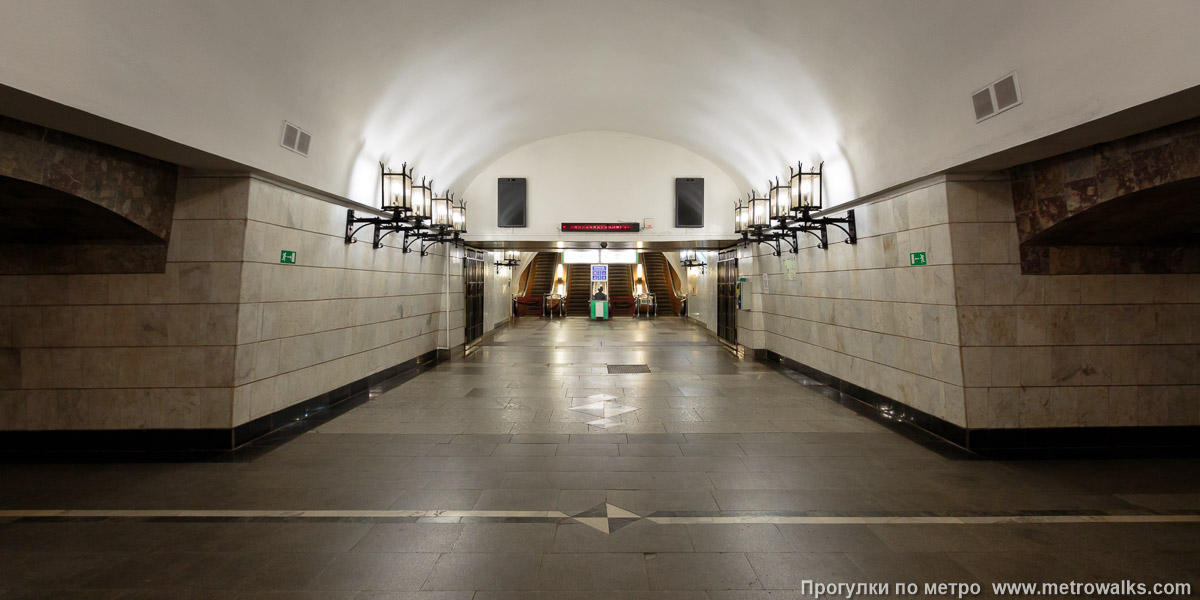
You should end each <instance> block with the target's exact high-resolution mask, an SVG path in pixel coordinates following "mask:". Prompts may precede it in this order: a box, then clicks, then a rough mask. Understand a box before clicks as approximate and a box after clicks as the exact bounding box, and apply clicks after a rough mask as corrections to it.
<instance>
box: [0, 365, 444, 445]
mask: <svg viewBox="0 0 1200 600" xmlns="http://www.w3.org/2000/svg"><path fill="white" fill-rule="evenodd" d="M438 355H439V351H437V350H431V351H429V352H426V353H425V354H422V355H421V356H418V357H416V358H412V359H410V360H407V361H404V362H402V363H400V364H398V365H394V366H392V367H388V368H387V369H384V370H382V371H379V372H377V373H373V374H371V375H368V376H367V377H363V378H362V379H359V380H357V381H352V382H350V383H348V384H346V385H343V386H341V387H338V388H337V389H334V390H330V391H328V392H325V393H323V394H318V395H316V396H313V397H312V398H309V399H307V400H304V401H302V402H299V403H296V404H293V405H291V406H289V407H287V408H283V409H280V410H278V411H276V412H274V413H271V414H269V415H263V416H261V417H259V418H257V419H254V420H252V421H249V422H247V423H243V424H241V425H238V426H236V427H232V428H230V429H222V428H212V429H116V430H55V431H0V460H8V461H12V460H18V461H27V460H46V459H49V460H61V459H63V458H70V459H71V460H92V461H94V460H129V459H133V460H167V461H169V460H196V459H198V458H203V457H205V456H219V455H222V454H226V453H229V452H230V451H232V450H235V449H237V448H240V447H243V446H246V445H247V444H249V443H250V442H252V441H255V440H258V439H260V438H262V437H263V436H266V435H268V434H271V433H273V432H277V431H279V430H281V429H283V428H285V427H289V426H293V425H297V424H303V423H306V422H310V421H314V420H321V419H319V417H324V416H327V415H329V413H330V412H331V409H332V408H333V407H341V406H344V405H345V404H352V402H348V401H350V400H359V401H360V402H359V403H361V402H365V401H366V400H367V399H368V398H369V390H370V389H371V388H372V387H376V386H379V385H380V384H383V383H385V382H395V381H394V380H397V379H401V378H407V377H411V376H415V375H416V374H419V373H420V372H422V371H424V370H425V369H428V368H430V367H432V366H434V365H435V364H437V363H438V362H439V360H440V359H439V356H438Z"/></svg>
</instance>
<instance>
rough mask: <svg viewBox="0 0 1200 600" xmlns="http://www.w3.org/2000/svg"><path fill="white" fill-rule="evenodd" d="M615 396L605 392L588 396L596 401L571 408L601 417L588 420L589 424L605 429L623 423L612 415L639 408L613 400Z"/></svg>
mask: <svg viewBox="0 0 1200 600" xmlns="http://www.w3.org/2000/svg"><path fill="white" fill-rule="evenodd" d="M614 398H616V396H609V395H605V394H596V395H593V396H588V400H595V402H592V403H591V404H584V405H581V406H574V407H571V410H573V411H576V412H581V413H584V414H588V415H592V416H594V417H600V418H599V419H596V420H595V421H588V422H587V424H588V426H590V427H598V428H600V429H604V428H606V427H610V426H612V425H617V424H620V423H621V421H619V420H616V419H613V418H612V417H616V416H618V415H623V414H625V413H629V412H633V411H635V410H637V409H638V408H637V407H636V406H626V405H624V404H618V403H616V402H613V401H612V400H613V399H614Z"/></svg>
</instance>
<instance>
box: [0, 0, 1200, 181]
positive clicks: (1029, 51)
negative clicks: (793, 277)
mask: <svg viewBox="0 0 1200 600" xmlns="http://www.w3.org/2000/svg"><path fill="white" fill-rule="evenodd" d="M0 8H2V9H3V14H4V18H3V19H2V20H0V56H4V60H3V61H0V84H4V85H8V86H11V87H14V88H17V89H21V90H24V91H27V92H30V93H33V94H36V95H38V96H42V97H45V98H48V99H50V100H54V101H56V102H61V103H63V104H66V105H69V106H72V107H75V108H80V109H82V110H85V111H88V112H91V113H94V114H96V115H99V116H101V117H105V118H108V119H111V120H114V121H117V122H119V123H123V124H126V125H129V126H132V127H136V128H139V129H143V130H146V131H149V132H151V133H154V134H157V135H160V136H163V137H166V138H168V139H171V140H174V141H177V142H180V143H183V144H186V145H189V146H193V147H196V148H199V149H201V150H205V151H207V152H210V153H213V154H217V155H220V156H224V157H226V158H229V159H232V160H235V161H238V162H242V163H244V164H247V165H250V166H252V167H254V168H257V169H261V170H263V171H266V172H270V173H275V174H277V175H280V176H282V177H285V178H288V179H292V180H295V181H298V182H301V183H304V184H307V185H311V186H313V187H316V188H320V189H324V190H326V191H329V192H332V193H335V194H340V195H346V196H349V197H351V198H352V199H355V200H358V201H362V202H367V203H373V202H374V197H375V193H376V187H375V186H376V183H375V182H376V180H377V168H378V167H377V164H378V161H380V160H387V161H388V162H389V163H391V164H392V165H394V166H395V165H398V164H399V163H400V162H403V161H406V160H407V161H409V162H410V163H413V164H415V165H416V166H417V169H418V174H426V175H434V176H435V177H436V181H437V183H438V187H447V186H449V187H451V188H453V189H456V190H458V191H460V193H461V190H462V188H463V187H464V186H466V185H467V184H468V183H469V182H470V181H472V180H473V179H474V178H475V177H476V176H477V175H478V174H479V173H480V171H481V170H482V169H483V168H484V167H485V166H486V165H488V164H490V163H492V162H493V161H495V160H496V159H497V158H499V157H500V156H503V155H504V154H506V153H508V152H510V151H511V150H513V149H514V148H518V147H520V146H523V145H525V144H528V143H530V142H532V141H535V140H539V139H544V138H548V137H552V136H558V135H563V134H567V133H571V132H577V131H587V130H610V131H623V132H629V133H633V134H637V135H641V136H646V137H650V138H655V139H658V140H663V141H665V142H669V143H671V144H675V145H678V146H681V147H684V148H687V149H689V150H691V151H693V152H695V153H697V154H698V155H700V156H702V157H705V158H706V159H708V160H710V161H711V162H712V163H713V164H715V165H717V166H718V167H719V168H721V169H722V170H723V171H725V172H726V173H728V174H729V175H730V176H731V178H732V180H733V181H734V183H735V184H736V185H737V186H738V187H739V193H745V192H746V191H749V190H750V189H751V188H756V189H759V190H761V189H762V188H763V187H764V184H765V182H766V180H767V178H768V177H771V176H774V175H779V174H785V173H786V171H787V167H788V166H789V165H791V164H794V163H795V161H799V160H802V161H805V162H806V163H808V162H814V161H820V160H824V161H825V163H826V168H827V172H828V173H829V175H830V177H829V178H828V185H829V191H830V195H831V196H832V197H833V199H834V200H835V201H840V200H848V199H851V198H854V197H856V196H860V195H863V194H867V193H871V192H874V191H878V190H880V189H884V188H887V187H890V186H892V185H896V184H899V183H902V182H904V181H908V180H911V179H914V178H917V177H921V176H923V175H926V174H929V173H932V172H936V171H939V170H942V169H946V168H950V167H953V166H955V165H958V164H962V163H964V162H967V161H969V160H972V159H975V158H979V157H981V156H986V155H988V154H991V153H994V152H997V151H999V150H1003V149H1005V148H1009V147H1012V146H1015V145H1018V144H1021V143H1024V142H1028V141H1031V140H1034V139H1038V138H1040V137H1043V136H1045V135H1048V134H1050V133H1054V132H1057V131H1061V130H1063V129H1066V128H1069V127H1071V126H1074V125H1078V124H1081V123H1084V122H1087V121H1089V120H1092V119H1095V118H1098V117H1101V116H1105V115H1108V114H1111V113H1114V112H1117V111H1119V110H1123V109H1125V108H1129V107H1131V106H1135V105H1137V104H1141V103H1143V102H1146V101H1149V100H1152V99H1154V98H1158V97H1161V96H1164V95H1167V94H1170V93H1173V92H1176V91H1179V90H1182V89H1185V88H1188V87H1191V86H1194V85H1196V84H1197V83H1200V44H1195V43H1194V41H1193V40H1194V26H1195V23H1197V22H1200V2H1196V1H1194V0H1157V1H1156V2H1148V3H1142V2H1130V1H1127V0H1056V1H1052V2H1050V1H1045V0H1007V1H1004V2H996V1H995V0H911V1H905V2H897V1H893V0H839V1H829V0H810V1H803V0H508V1H497V0H437V1H416V0H410V1H395V0H346V1H343V2H330V1H328V0H205V1H202V2H197V1H195V0H105V1H103V2H97V1H95V0H38V1H26V0H0ZM1012 71H1016V72H1017V73H1018V76H1019V77H1020V82H1021V87H1022V92H1023V94H1024V100H1025V102H1024V104H1023V105H1022V106H1020V107H1018V108H1016V109H1014V110H1011V111H1008V112H1006V113H1004V114H1002V115H1000V116H997V117H996V118H993V119H990V120H988V121H985V122H984V123H982V124H976V123H975V122H974V118H973V116H972V113H971V104H970V101H969V95H970V94H971V93H972V92H974V91H975V90H977V89H979V88H981V87H983V86H984V85H986V84H987V83H989V82H990V81H993V80H995V79H997V78H999V77H1000V76H1002V75H1005V74H1007V73H1009V72H1012ZM2 112H3V109H2V107H0V113H2ZM284 119H287V120H289V121H291V122H293V123H296V124H297V125H299V126H301V127H303V128H305V129H307V130H309V131H311V132H312V134H313V136H314V142H313V147H312V151H311V154H310V156H309V157H307V158H304V157H300V156H298V155H296V154H293V153H290V152H288V151H286V150H284V149H282V148H280V147H279V143H278V141H279V135H280V130H281V121H282V120H284Z"/></svg>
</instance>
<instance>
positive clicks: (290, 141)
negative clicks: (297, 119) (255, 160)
mask: <svg viewBox="0 0 1200 600" xmlns="http://www.w3.org/2000/svg"><path fill="white" fill-rule="evenodd" d="M310 144H312V136H311V135H309V133H308V132H307V131H304V130H303V129H300V128H299V127H296V126H295V125H292V124H291V123H288V122H287V121H284V122H283V139H282V140H281V141H280V142H279V145H280V146H283V147H284V148H287V149H288V150H291V151H292V152H295V153H297V154H303V155H304V156H308V147H309V145H310Z"/></svg>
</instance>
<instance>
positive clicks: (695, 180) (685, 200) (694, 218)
mask: <svg viewBox="0 0 1200 600" xmlns="http://www.w3.org/2000/svg"><path fill="white" fill-rule="evenodd" d="M675 226H676V227H704V179H703V178H700V177H681V178H679V179H676V180H675Z"/></svg>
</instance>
